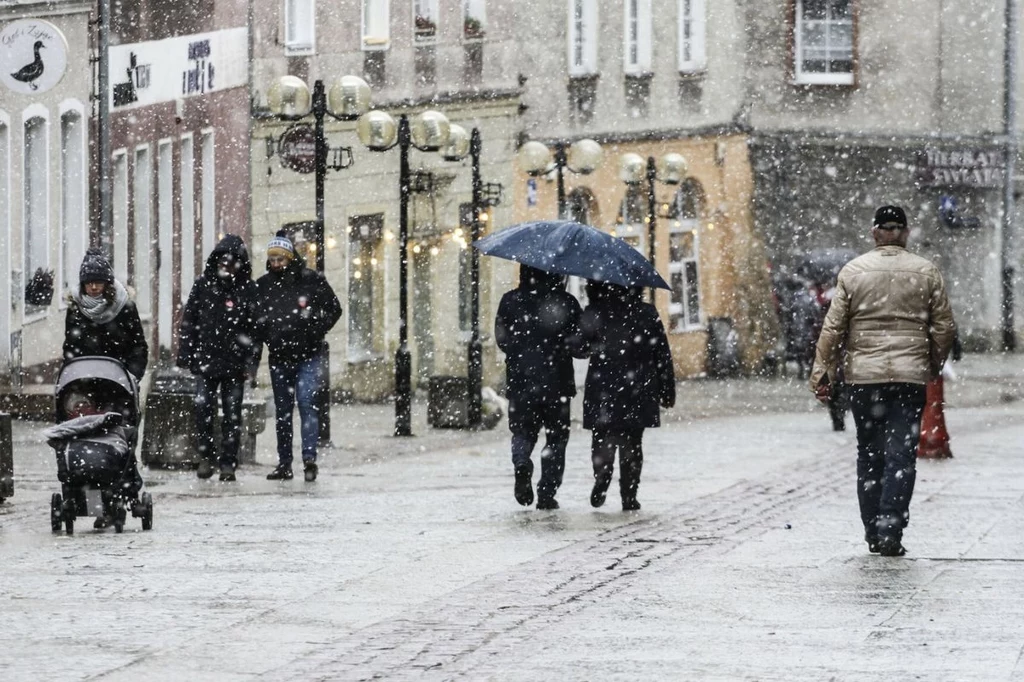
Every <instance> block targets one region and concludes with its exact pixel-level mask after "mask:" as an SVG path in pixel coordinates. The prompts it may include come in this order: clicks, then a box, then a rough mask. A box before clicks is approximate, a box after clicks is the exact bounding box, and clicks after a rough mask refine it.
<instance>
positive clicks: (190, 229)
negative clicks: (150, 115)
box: [178, 133, 196, 307]
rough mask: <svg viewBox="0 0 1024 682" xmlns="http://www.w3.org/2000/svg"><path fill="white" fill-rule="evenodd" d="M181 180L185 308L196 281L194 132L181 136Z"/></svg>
mask: <svg viewBox="0 0 1024 682" xmlns="http://www.w3.org/2000/svg"><path fill="white" fill-rule="evenodd" d="M178 168H179V171H178V172H179V178H180V189H179V190H178V195H179V207H178V215H179V216H180V220H181V270H180V274H179V281H180V284H179V286H178V298H179V303H180V304H181V305H182V306H183V307H184V305H185V301H187V300H188V294H189V292H190V291H192V283H193V282H194V281H195V279H196V206H195V194H196V162H195V140H194V138H193V136H192V133H185V134H184V135H182V136H181V147H180V149H179V151H178Z"/></svg>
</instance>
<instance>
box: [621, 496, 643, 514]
mask: <svg viewBox="0 0 1024 682" xmlns="http://www.w3.org/2000/svg"><path fill="white" fill-rule="evenodd" d="M622 511H640V503H639V502H637V501H636V498H635V497H630V498H628V499H625V500H623V501H622Z"/></svg>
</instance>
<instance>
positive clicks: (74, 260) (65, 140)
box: [57, 110, 89, 292]
mask: <svg viewBox="0 0 1024 682" xmlns="http://www.w3.org/2000/svg"><path fill="white" fill-rule="evenodd" d="M87 174H88V171H87V170H86V151H85V123H84V121H83V120H82V114H81V112H80V111H74V110H72V111H66V112H64V113H63V114H62V115H61V117H60V223H61V225H60V228H61V253H60V256H61V266H62V267H61V280H62V281H61V282H60V284H59V285H58V287H57V291H58V292H60V291H63V290H64V289H65V288H73V287H75V286H77V285H78V268H79V265H81V262H82V258H83V257H84V256H85V246H86V244H87V243H88V240H89V237H88V234H87V233H86V213H87V212H88V205H87V203H88V202H87V199H86V196H87V195H86V183H87V182H88V178H87Z"/></svg>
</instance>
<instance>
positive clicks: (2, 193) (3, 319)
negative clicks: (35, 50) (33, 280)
mask: <svg viewBox="0 0 1024 682" xmlns="http://www.w3.org/2000/svg"><path fill="white" fill-rule="evenodd" d="M0 243H3V244H4V245H6V247H7V248H10V244H11V128H10V121H9V119H8V118H7V116H6V114H4V112H3V111H0ZM10 286H11V257H10V254H9V253H7V254H4V255H3V256H2V257H0V375H2V374H6V370H7V367H8V365H7V364H6V363H8V362H9V361H10V351H11V347H10V339H11V334H10V332H11V321H12V320H11V304H12V300H11V289H10Z"/></svg>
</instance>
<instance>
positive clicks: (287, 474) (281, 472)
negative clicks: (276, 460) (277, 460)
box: [267, 464, 295, 481]
mask: <svg viewBox="0 0 1024 682" xmlns="http://www.w3.org/2000/svg"><path fill="white" fill-rule="evenodd" d="M294 477H295V475H294V474H293V473H292V468H291V467H290V466H283V465H280V464H278V465H277V466H276V467H274V470H273V471H271V472H270V473H269V474H267V480H268V481H290V480H292V478H294Z"/></svg>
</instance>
